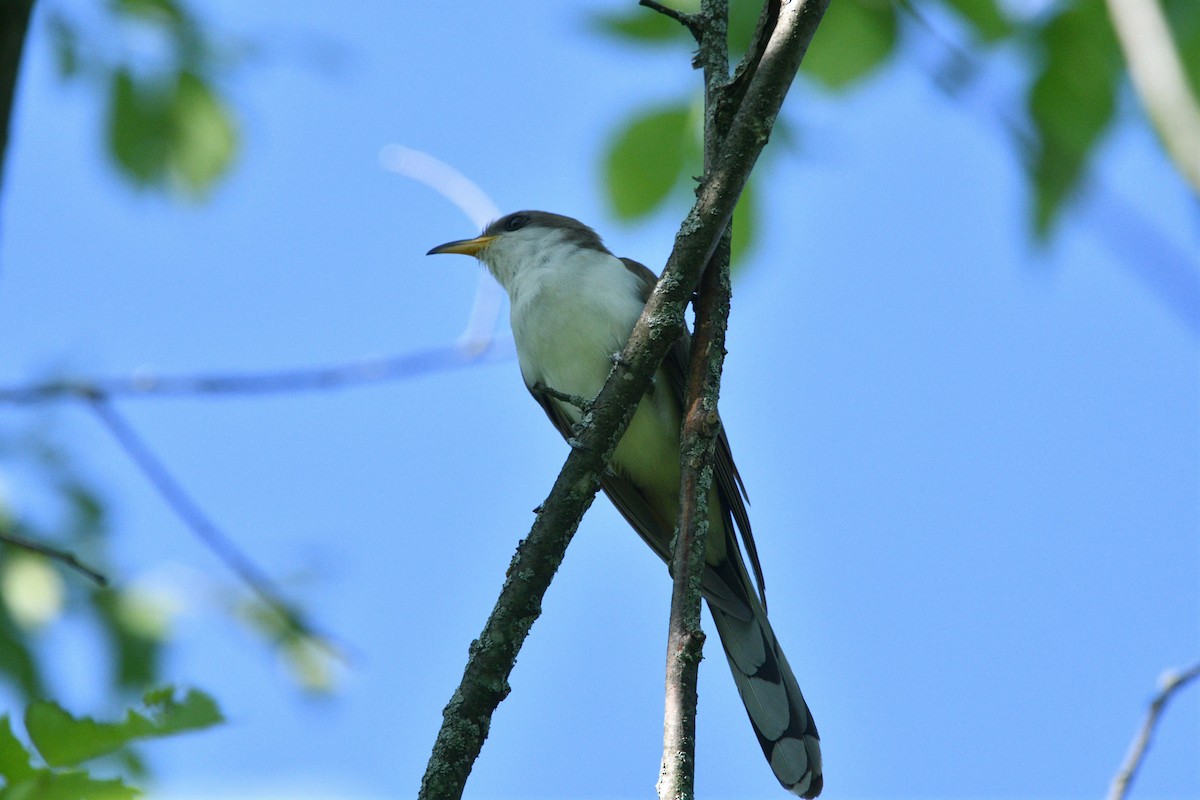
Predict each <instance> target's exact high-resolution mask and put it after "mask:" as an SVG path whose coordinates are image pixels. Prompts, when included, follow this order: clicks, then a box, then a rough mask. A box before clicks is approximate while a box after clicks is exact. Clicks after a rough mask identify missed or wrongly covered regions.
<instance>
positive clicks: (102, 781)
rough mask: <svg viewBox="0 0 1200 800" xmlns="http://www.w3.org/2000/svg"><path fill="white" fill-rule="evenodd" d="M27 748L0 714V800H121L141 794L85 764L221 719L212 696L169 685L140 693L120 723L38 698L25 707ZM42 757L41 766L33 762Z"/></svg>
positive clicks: (203, 726)
mask: <svg viewBox="0 0 1200 800" xmlns="http://www.w3.org/2000/svg"><path fill="white" fill-rule="evenodd" d="M24 721H25V732H26V734H27V735H28V737H29V740H30V742H31V744H32V747H29V746H26V745H25V744H24V743H23V742H22V741H21V740H20V739H18V738H17V736H16V734H15V733H14V732H13V729H12V722H11V720H10V719H9V716H8V715H7V714H6V715H3V716H0V779H2V780H3V785H2V786H0V800H123V799H124V798H134V797H137V796H139V795H140V792H139V791H138V790H137V789H135V788H134V787H132V786H130V785H129V784H127V783H126V782H125V780H124V779H122V778H101V777H97V776H96V775H95V774H93V773H92V772H91V771H90V770H89V769H88V768H87V767H85V766H84V764H85V763H86V762H90V761H94V760H95V759H97V758H101V757H103V756H110V755H113V754H116V753H119V752H120V751H122V750H123V749H125V748H127V747H128V746H129V745H130V744H131V743H133V742H135V741H138V740H142V739H149V738H158V737H163V736H173V735H176V734H179V733H184V732H187V731H194V730H201V729H203V728H208V727H211V726H213V725H216V724H217V723H219V722H221V721H222V717H221V712H220V710H219V709H218V708H217V704H216V703H215V702H214V701H213V699H212V698H211V697H209V696H208V695H206V694H204V693H203V692H200V691H196V690H194V689H193V690H190V691H188V692H187V693H185V694H184V695H183V696H182V697H181V698H179V699H176V691H175V689H173V688H171V687H165V688H159V689H154V690H151V691H149V692H146V693H145V695H143V697H142V707H141V708H131V709H129V710H128V711H126V713H125V718H124V719H123V720H121V721H120V722H97V721H96V720H93V719H90V718H88V717H76V716H73V715H72V714H70V713H68V712H67V711H66V710H65V709H63V708H62V707H61V706H59V705H58V704H57V703H53V702H50V701H45V700H38V701H34V702H32V703H30V704H29V705H28V706H27V707H26V710H25V720H24ZM34 751H36V753H37V755H38V756H40V760H41V762H43V763H44V764H45V766H42V765H40V764H38V763H37V761H36V760H35V755H34Z"/></svg>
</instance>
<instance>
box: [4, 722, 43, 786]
mask: <svg viewBox="0 0 1200 800" xmlns="http://www.w3.org/2000/svg"><path fill="white" fill-rule="evenodd" d="M30 759H31V755H30V753H29V751H28V750H26V749H25V745H23V744H21V741H20V740H19V739H18V738H17V737H16V736H15V735H13V732H12V721H11V720H9V718H8V714H5V715H4V716H2V717H0V778H4V780H5V783H9V784H11V783H12V782H13V781H19V780H24V779H26V778H31V777H33V775H34V773H35V772H36V770H34V768H33V763H32V762H31V760H30Z"/></svg>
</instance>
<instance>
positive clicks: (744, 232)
mask: <svg viewBox="0 0 1200 800" xmlns="http://www.w3.org/2000/svg"><path fill="white" fill-rule="evenodd" d="M756 194H757V190H755V188H754V181H753V179H751V181H750V182H749V183H747V184H746V186H745V188H744V189H742V196H741V197H740V198H738V204H737V205H736V206H735V207H734V209H733V241H732V242H731V243H730V253H729V267H730V270H734V269H737V268H738V267H739V266H740V265H741V263H742V259H744V258H745V256H746V254H747V253H748V252H750V250H751V249H752V248H753V247H754V244H755V239H756V238H757V236H758V208H757V205H758V204H757V202H756V200H755V195H756Z"/></svg>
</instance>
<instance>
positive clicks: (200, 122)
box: [171, 72, 238, 194]
mask: <svg viewBox="0 0 1200 800" xmlns="http://www.w3.org/2000/svg"><path fill="white" fill-rule="evenodd" d="M171 121H172V125H173V128H174V132H175V136H174V141H173V145H174V147H173V150H172V153H171V165H172V167H173V169H174V172H175V174H176V176H177V177H178V178H179V179H181V180H182V182H183V185H184V188H186V189H187V190H189V191H190V192H192V193H193V194H199V193H202V192H204V191H205V190H207V189H208V188H209V187H210V186H211V185H212V184H213V183H214V182H215V181H216V180H217V178H220V177H221V176H222V175H224V174H225V172H226V170H228V169H229V166H230V165H231V164H232V163H233V156H234V152H235V151H236V150H237V138H238V137H237V131H236V130H235V128H234V124H233V118H232V116H231V115H230V113H229V111H228V110H227V109H226V107H225V105H224V103H222V102H221V100H220V98H218V97H217V96H216V94H215V93H214V92H213V91H212V89H211V88H210V87H209V86H208V84H207V83H205V82H204V81H203V80H201V79H200V78H199V77H198V76H196V75H193V74H191V73H189V72H182V73H180V75H179V82H178V84H177V85H176V89H175V96H174V98H173V102H172V106H171Z"/></svg>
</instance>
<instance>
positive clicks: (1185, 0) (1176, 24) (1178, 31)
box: [1163, 0, 1200, 98]
mask: <svg viewBox="0 0 1200 800" xmlns="http://www.w3.org/2000/svg"><path fill="white" fill-rule="evenodd" d="M1163 11H1164V12H1165V13H1166V16H1167V24H1169V25H1170V26H1171V34H1172V35H1173V36H1174V38H1175V48H1176V50H1177V51H1178V53H1179V58H1180V60H1181V61H1183V68H1184V71H1185V72H1186V73H1187V77H1188V84H1189V85H1190V88H1191V90H1192V97H1193V98H1196V97H1200V3H1197V2H1196V0H1166V2H1164V3H1163Z"/></svg>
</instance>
